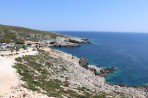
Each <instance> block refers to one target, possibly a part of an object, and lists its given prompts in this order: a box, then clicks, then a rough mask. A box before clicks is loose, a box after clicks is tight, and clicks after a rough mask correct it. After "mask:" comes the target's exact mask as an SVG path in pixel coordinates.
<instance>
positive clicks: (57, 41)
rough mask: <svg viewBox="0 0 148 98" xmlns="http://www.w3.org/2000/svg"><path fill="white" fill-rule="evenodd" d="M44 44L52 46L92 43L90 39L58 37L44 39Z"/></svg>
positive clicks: (76, 45) (74, 45) (77, 45)
mask: <svg viewBox="0 0 148 98" xmlns="http://www.w3.org/2000/svg"><path fill="white" fill-rule="evenodd" d="M42 43H43V44H46V45H48V46H52V47H80V45H79V43H90V42H89V40H88V39H84V38H77V37H69V36H67V37H57V38H50V39H48V40H43V41H42Z"/></svg>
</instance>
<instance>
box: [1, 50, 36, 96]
mask: <svg viewBox="0 0 148 98" xmlns="http://www.w3.org/2000/svg"><path fill="white" fill-rule="evenodd" d="M5 53H6V54H7V52H5ZM8 53H9V52H8ZM35 54H37V51H32V49H29V50H28V52H27V51H24V50H21V51H19V54H17V55H13V56H5V57H2V56H0V96H1V95H4V94H6V93H9V92H11V88H15V87H17V86H18V85H19V77H18V75H17V72H16V70H15V69H14V68H13V67H12V66H13V65H14V64H15V58H17V57H21V56H23V55H35Z"/></svg>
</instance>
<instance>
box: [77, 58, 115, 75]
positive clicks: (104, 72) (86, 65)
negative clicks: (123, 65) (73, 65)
mask: <svg viewBox="0 0 148 98" xmlns="http://www.w3.org/2000/svg"><path fill="white" fill-rule="evenodd" d="M79 64H80V66H82V67H84V68H86V69H89V70H91V71H92V72H94V74H95V75H98V76H101V77H104V76H106V75H107V74H109V73H112V72H115V71H116V70H117V69H116V68H115V67H112V68H101V67H100V68H99V67H96V66H95V65H90V64H89V62H88V60H87V59H85V58H80V60H79Z"/></svg>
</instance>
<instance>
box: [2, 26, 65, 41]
mask: <svg viewBox="0 0 148 98" xmlns="http://www.w3.org/2000/svg"><path fill="white" fill-rule="evenodd" d="M56 37H63V35H61V34H57V33H53V32H48V31H41V30H33V29H29V28H24V27H18V26H7V25H0V42H5V43H12V42H15V43H23V41H24V39H25V40H32V41H40V40H42V39H49V38H56Z"/></svg>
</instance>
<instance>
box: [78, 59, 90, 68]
mask: <svg viewBox="0 0 148 98" xmlns="http://www.w3.org/2000/svg"><path fill="white" fill-rule="evenodd" d="M79 64H80V66H82V67H86V68H87V67H88V66H87V65H88V64H89V62H88V59H86V58H80V60H79Z"/></svg>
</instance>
